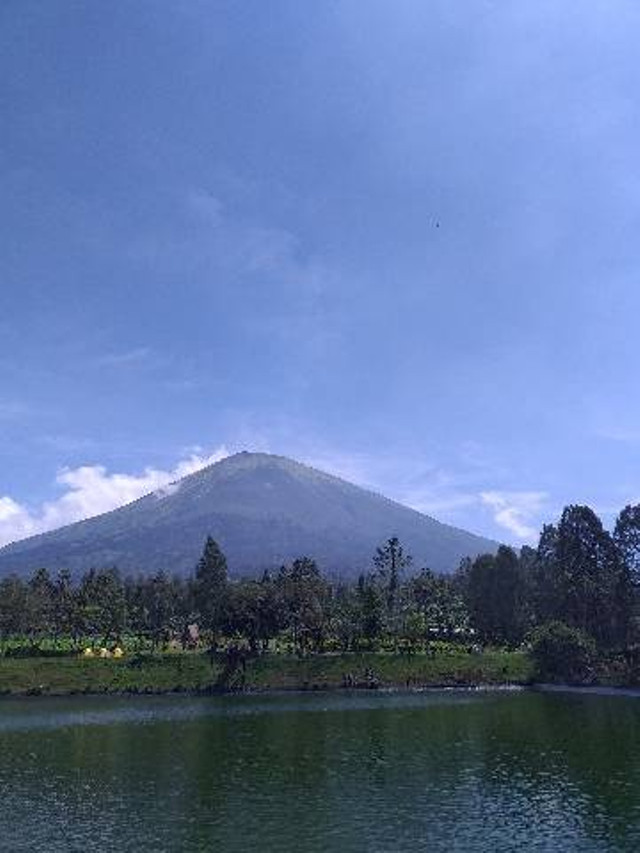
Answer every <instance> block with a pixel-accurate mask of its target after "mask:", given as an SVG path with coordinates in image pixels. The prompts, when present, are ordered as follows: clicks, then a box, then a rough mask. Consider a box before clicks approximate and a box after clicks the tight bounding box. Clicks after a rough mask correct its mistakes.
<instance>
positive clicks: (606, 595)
mask: <svg viewBox="0 0 640 853" xmlns="http://www.w3.org/2000/svg"><path fill="white" fill-rule="evenodd" d="M534 577H535V590H536V595H535V598H536V611H537V613H536V615H537V621H538V622H539V623H542V622H545V621H549V620H559V621H562V622H565V623H566V624H568V625H569V626H572V627H575V628H578V629H580V630H581V631H584V632H585V633H587V634H589V635H590V636H592V637H594V638H595V640H596V641H597V642H598V643H599V644H601V645H605V646H611V645H616V644H620V643H624V642H626V640H627V637H628V633H629V623H630V618H631V608H632V597H631V576H630V573H629V570H628V567H627V566H626V564H625V562H624V560H623V559H622V558H621V555H620V551H619V548H618V547H617V546H616V543H615V542H614V540H613V538H612V537H611V535H610V534H609V533H608V532H607V531H606V530H604V528H603V526H602V522H601V521H600V519H599V518H598V516H597V515H596V514H595V513H594V512H593V510H592V509H590V508H589V507H587V506H578V505H572V506H568V507H566V508H565V509H564V511H563V513H562V516H561V518H560V521H559V522H558V524H557V526H555V527H554V526H550V525H549V526H547V527H545V528H544V529H543V532H542V536H541V538H540V544H539V547H538V555H537V558H536V563H535V567H534Z"/></svg>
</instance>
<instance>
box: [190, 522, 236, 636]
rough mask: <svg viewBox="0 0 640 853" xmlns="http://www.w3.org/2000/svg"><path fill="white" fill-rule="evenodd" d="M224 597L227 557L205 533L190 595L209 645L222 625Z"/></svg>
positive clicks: (224, 608) (225, 596)
mask: <svg viewBox="0 0 640 853" xmlns="http://www.w3.org/2000/svg"><path fill="white" fill-rule="evenodd" d="M228 597H229V582H228V578H227V559H226V557H225V556H224V554H223V553H222V551H221V550H220V546H219V545H218V543H217V542H216V541H215V539H213V538H212V537H211V536H207V541H206V542H205V544H204V550H203V552H202V556H201V557H200V560H199V562H198V565H197V567H196V577H195V583H194V598H195V605H196V610H197V611H198V615H199V618H200V627H201V628H202V629H203V630H205V631H208V632H209V634H210V636H211V642H212V645H215V644H216V641H217V638H218V636H219V634H220V632H221V631H222V629H223V628H224V625H225V620H226V615H227V604H228Z"/></svg>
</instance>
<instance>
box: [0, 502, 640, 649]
mask: <svg viewBox="0 0 640 853" xmlns="http://www.w3.org/2000/svg"><path fill="white" fill-rule="evenodd" d="M639 589H640V505H638V506H627V507H626V508H625V509H624V510H623V511H622V512H621V513H620V515H619V517H618V519H617V521H616V524H615V527H614V529H613V531H612V532H609V531H607V530H605V528H604V527H603V525H602V522H601V521H600V519H599V518H598V516H597V515H596V514H595V512H594V511H593V510H592V509H590V508H589V507H586V506H578V505H572V506H568V507H566V508H565V510H564V511H563V513H562V515H561V517H560V519H559V521H558V522H557V523H556V524H553V525H547V526H545V527H544V528H543V530H542V533H541V536H540V540H539V543H538V546H537V547H536V548H532V547H523V548H522V549H521V550H520V551H519V552H517V551H515V550H514V549H512V548H509V547H506V546H501V547H500V548H499V549H498V551H497V553H495V554H484V555H481V556H479V557H477V558H475V559H466V560H463V562H462V563H461V565H460V567H459V568H458V570H457V571H456V572H454V573H453V574H451V575H443V574H437V573H435V572H433V571H431V570H430V569H428V568H421V569H420V568H418V569H417V570H414V566H413V563H412V558H411V556H410V555H409V554H407V552H406V550H405V548H404V547H403V545H402V543H401V542H399V540H398V539H397V538H395V537H391V538H390V539H388V540H387V541H386V542H385V543H384V544H383V545H381V546H380V547H379V548H377V549H376V552H375V554H374V555H373V557H372V560H371V565H370V566H369V568H368V569H367V570H366V571H364V572H363V573H362V574H360V576H359V577H358V578H357V579H356V580H355V581H352V582H348V581H345V580H340V579H332V578H330V577H328V576H326V575H324V574H323V573H322V572H321V571H320V569H319V567H318V565H317V564H316V563H315V561H314V560H313V559H312V558H310V557H300V558H299V559H296V560H294V561H293V562H292V563H291V564H289V565H286V566H282V567H281V568H280V569H279V570H278V571H273V572H264V573H263V574H262V576H261V577H260V578H258V579H241V580H234V581H231V580H230V579H229V576H228V571H227V561H226V559H225V556H224V554H223V553H222V551H221V549H220V547H219V546H218V544H217V543H216V542H215V541H214V540H213V539H212V538H210V537H209V538H208V539H207V541H206V543H205V545H204V550H203V553H202V556H201V558H200V560H199V562H198V564H197V566H196V567H195V571H194V573H193V575H192V576H191V577H187V578H182V577H175V576H171V575H170V574H168V573H166V572H162V571H161V572H157V573H156V574H154V575H152V576H147V577H122V576H121V575H120V573H119V572H118V570H117V569H115V568H113V569H106V570H96V569H90V570H89V571H87V572H86V573H85V574H84V575H83V576H82V577H81V578H80V579H79V580H78V581H76V582H74V580H73V579H72V577H71V575H70V574H69V572H67V571H60V572H58V573H57V574H56V575H55V576H54V575H52V574H51V573H50V572H49V571H47V569H45V568H42V569H39V570H37V571H36V572H34V574H33V575H32V576H31V578H30V579H28V580H22V579H20V578H19V577H17V576H10V577H6V578H4V579H2V580H0V642H2V643H4V644H6V643H7V642H9V641H10V640H11V639H12V638H14V639H15V638H23V639H24V640H25V641H26V642H27V644H30V645H31V647H33V648H37V647H38V646H39V644H42V643H43V641H45V640H47V641H49V642H50V643H53V645H54V646H55V644H56V643H62V642H63V641H64V642H66V643H67V645H70V646H71V647H72V648H77V647H79V644H80V643H82V642H85V641H86V640H87V639H88V638H89V639H95V640H98V639H99V640H100V642H102V643H105V644H108V643H114V644H115V643H122V641H123V638H126V637H129V638H131V637H138V638H141V637H142V638H145V640H146V641H147V642H148V643H149V644H150V645H151V646H152V647H158V648H159V647H163V646H165V645H167V644H168V643H174V644H178V645H182V646H183V647H187V646H189V645H194V644H196V642H197V641H198V635H199V641H200V644H202V643H205V644H206V645H207V647H217V646H220V645H225V644H226V645H229V644H233V643H242V644H244V645H245V646H247V647H248V648H250V649H251V650H252V651H253V652H256V653H257V652H259V651H262V650H267V649H273V648H278V649H283V650H289V651H292V652H296V653H298V654H307V653H311V652H321V651H325V650H331V649H333V650H344V651H354V650H360V649H378V648H389V649H394V650H415V649H417V648H428V647H429V644H430V643H431V642H432V641H433V640H434V639H458V640H460V641H464V642H466V643H474V644H475V643H480V644H494V645H503V646H510V647H517V646H518V645H520V644H521V643H522V642H523V641H525V639H526V638H528V637H530V636H531V635H532V632H535V630H536V629H540V627H541V626H545V625H549V624H557V623H561V624H562V625H565V626H567V627H568V628H569V629H571V630H574V631H579V632H582V634H584V636H586V637H589V638H591V639H592V640H593V642H594V643H595V644H597V646H599V647H600V648H602V649H623V648H627V647H629V646H631V645H632V644H634V643H635V642H636V641H637V639H638V618H637V615H638V601H639ZM125 645H126V642H125Z"/></svg>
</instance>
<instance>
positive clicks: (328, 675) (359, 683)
mask: <svg viewBox="0 0 640 853" xmlns="http://www.w3.org/2000/svg"><path fill="white" fill-rule="evenodd" d="M531 677H532V666H531V663H530V661H529V659H528V657H527V656H526V655H525V654H524V653H522V652H509V651H505V650H487V651H485V652H483V653H482V654H477V655H473V654H468V653H467V652H466V651H465V650H462V649H461V650H458V649H447V650H443V651H439V652H438V653H436V654H433V655H427V654H415V655H412V656H406V655H394V654H390V653H363V654H325V655H316V656H313V657H309V658H305V659H299V658H296V657H290V656H287V655H281V654H270V655H264V656H262V657H259V658H256V659H251V660H248V661H247V662H246V664H245V666H244V667H243V666H241V665H237V666H231V667H229V666H225V663H224V661H223V660H221V661H219V662H212V661H211V660H210V659H209V658H208V656H206V655H204V654H197V653H185V654H178V653H170V654H158V655H136V656H133V657H130V658H127V657H124V658H122V659H120V660H114V659H108V660H101V659H89V660H86V659H80V658H73V657H69V658H44V657H42V658H15V659H10V658H0V694H1V695H71V694H78V693H79V694H82V693H87V694H88V693H132V694H135V693H171V692H189V691H194V692H197V691H203V692H204V691H209V690H238V689H245V690H283V689H285V690H286V689H289V690H294V689H300V690H304V689H308V690H313V689H316V690H326V689H335V688H342V687H345V686H350V687H356V688H357V687H367V686H377V687H381V688H384V687H427V686H456V685H462V686H464V685H469V686H470V685H475V684H496V685H497V684H525V683H528V682H529V681H530V680H531Z"/></svg>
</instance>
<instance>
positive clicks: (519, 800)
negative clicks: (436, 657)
mask: <svg viewBox="0 0 640 853" xmlns="http://www.w3.org/2000/svg"><path fill="white" fill-rule="evenodd" d="M0 849H1V850H2V851H5V850H6V851H12V853H14V851H15V852H16V853H17V851H41V850H42V851H47V853H56V851H62V850H64V851H101V853H103V852H104V851H136V853H142V851H154V853H160V851H199V850H211V851H216V853H218V851H219V852H220V853H225V851H252V850H259V851H265V853H270V851H278V853H282V851H296V853H298V851H323V853H325V851H327V852H328V853H330V852H331V851H363V853H364V851H367V852H368V853H369V851H371V852H372V853H375V851H384V853H396V852H397V853H403V851H423V850H424V851H457V850H460V851H465V853H466V852H467V851H485V850H486V851H492V853H498V851H507V850H522V851H537V850H545V851H546V850H561V851H572V850H580V851H603V850H607V851H608V850H624V851H627V850H628V851H638V850H640V699H637V698H624V697H614V698H612V697H605V696H593V695H588V696H585V695H576V694H537V693H479V692H471V691H470V692H446V691H436V692H429V693H422V694H396V695H394V694H385V695H378V694H368V693H367V694H363V693H361V694H343V693H335V694H325V695H322V694H306V695H300V694H289V695H271V696H237V697H221V698H197V699H196V698H194V699H190V698H180V697H177V698H166V697H159V698H136V699H125V698H118V699H107V698H93V699H72V700H54V699H42V700H40V699H33V700H24V701H4V702H0Z"/></svg>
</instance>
